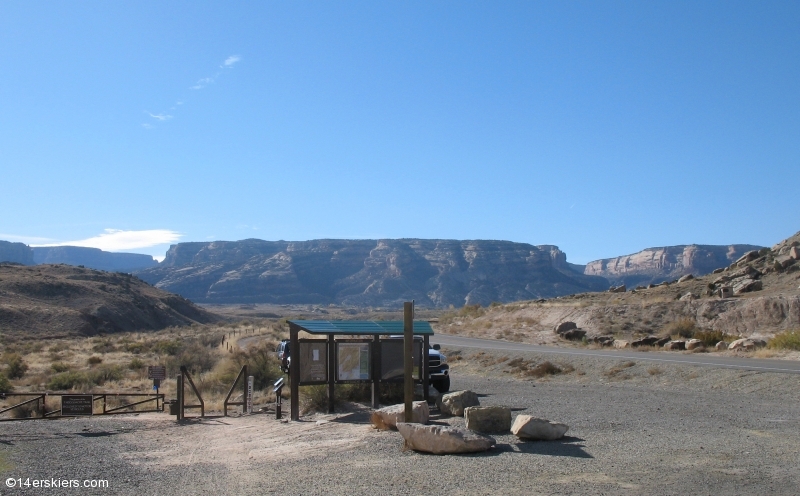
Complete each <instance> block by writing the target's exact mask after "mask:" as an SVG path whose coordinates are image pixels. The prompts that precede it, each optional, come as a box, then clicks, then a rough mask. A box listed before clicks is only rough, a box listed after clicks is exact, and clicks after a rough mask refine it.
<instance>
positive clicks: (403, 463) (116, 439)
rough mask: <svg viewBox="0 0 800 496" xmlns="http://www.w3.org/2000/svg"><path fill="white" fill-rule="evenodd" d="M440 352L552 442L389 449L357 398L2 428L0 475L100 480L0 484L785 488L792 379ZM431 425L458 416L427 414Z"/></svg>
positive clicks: (652, 490) (377, 490)
mask: <svg viewBox="0 0 800 496" xmlns="http://www.w3.org/2000/svg"><path fill="white" fill-rule="evenodd" d="M448 353H449V354H450V356H452V357H454V359H453V360H452V368H453V389H454V390H455V389H471V390H473V391H475V392H477V393H478V394H479V395H481V402H482V404H486V405H506V406H509V407H511V408H512V409H513V410H514V414H517V413H525V414H529V415H535V416H541V417H544V418H548V419H551V420H555V421H559V422H564V423H566V424H568V425H569V426H570V430H569V432H568V433H567V437H566V438H565V439H563V440H561V441H556V442H521V441H519V440H517V439H516V438H515V437H514V436H512V435H499V436H494V437H495V439H496V440H497V446H496V447H495V448H494V449H492V450H490V451H489V452H486V453H483V454H475V455H461V456H434V455H425V454H420V453H415V452H412V451H403V450H402V439H401V438H400V436H399V434H398V433H397V432H381V431H375V430H373V429H372V428H371V427H370V426H369V424H368V412H367V410H366V409H364V408H358V407H351V408H350V409H349V411H348V412H344V413H340V414H337V415H333V416H330V415H322V414H315V415H309V416H306V417H304V418H303V420H302V421H300V422H289V423H281V422H279V421H276V420H275V419H274V417H273V416H271V415H268V414H262V415H252V416H244V417H238V418H235V417H234V418H231V417H229V418H219V419H208V420H204V421H196V420H195V421H188V422H186V423H184V424H183V425H178V424H177V423H176V422H175V421H174V420H173V419H174V417H170V416H168V415H166V414H142V415H138V416H135V415H124V416H118V417H103V418H97V417H96V418H91V419H74V420H57V421H38V420H37V421H26V422H6V423H3V424H0V443H1V444H0V456H2V460H0V462H2V465H3V467H4V468H3V474H4V479H5V478H8V477H13V478H23V479H24V478H30V479H31V480H33V479H51V478H67V479H77V480H84V479H86V480H88V479H104V480H108V481H109V488H108V489H96V490H92V489H83V488H81V489H71V490H58V491H57V490H53V491H50V492H47V491H45V492H41V491H40V492H37V491H35V490H33V489H20V488H11V489H9V488H6V487H2V488H0V493H2V494H24V493H28V494H49V493H53V494H55V493H75V494H109V493H111V494H134V493H135V494H207V493H215V494H233V493H237V494H256V493H284V494H328V493H335V494H339V493H348V494H431V493H438V492H446V493H448V494H628V493H629V494H767V493H769V494H798V493H800V456H798V446H800V443H798V441H800V404H799V403H798V394H800V377H798V376H796V375H788V374H774V373H762V372H743V371H736V370H723V369H710V368H699V367H694V366H685V365H659V366H658V367H654V366H653V365H652V363H644V362H636V361H635V360H634V361H621V362H619V363H617V362H614V361H609V360H608V359H593V358H591V357H581V358H579V359H570V361H562V362H556V365H558V366H559V367H561V368H562V369H563V370H564V371H565V372H564V373H562V374H558V375H554V376H546V377H544V378H535V377H531V376H526V374H525V373H524V372H520V370H523V369H520V368H519V367H516V368H514V367H512V366H509V363H516V364H519V363H520V362H523V363H528V364H535V363H539V362H541V361H543V360H548V359H549V360H552V357H546V356H540V355H537V354H536V353H517V354H513V355H509V354H507V353H506V354H503V353H483V354H479V353H475V352H474V351H471V350H457V349H451V350H448ZM458 356H461V357H462V359H461V360H459V359H457V358H456V357H458ZM515 359H519V360H516V361H515ZM432 421H433V422H442V423H450V424H455V425H463V419H460V418H439V416H438V415H436V412H435V410H434V412H433V415H432Z"/></svg>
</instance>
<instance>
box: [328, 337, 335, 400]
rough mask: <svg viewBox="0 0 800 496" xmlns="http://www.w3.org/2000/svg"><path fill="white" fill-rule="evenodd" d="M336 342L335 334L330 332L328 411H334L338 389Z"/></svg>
mask: <svg viewBox="0 0 800 496" xmlns="http://www.w3.org/2000/svg"><path fill="white" fill-rule="evenodd" d="M335 384H336V342H335V341H334V339H333V334H328V413H333V410H334V407H333V403H334V400H335V398H334V394H335V389H336V386H335Z"/></svg>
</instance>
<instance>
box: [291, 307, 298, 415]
mask: <svg viewBox="0 0 800 496" xmlns="http://www.w3.org/2000/svg"><path fill="white" fill-rule="evenodd" d="M298 334H299V328H298V327H297V326H296V325H294V324H291V323H290V324H289V358H291V361H290V363H289V386H290V389H291V395H292V398H291V400H290V404H291V410H292V413H291V419H292V420H295V421H297V420H300V397H299V396H300V341H299V339H298Z"/></svg>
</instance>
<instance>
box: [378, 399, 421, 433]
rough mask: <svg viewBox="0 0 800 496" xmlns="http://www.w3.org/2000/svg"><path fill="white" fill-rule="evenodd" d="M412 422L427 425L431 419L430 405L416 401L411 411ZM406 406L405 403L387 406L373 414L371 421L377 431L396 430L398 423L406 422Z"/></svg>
mask: <svg viewBox="0 0 800 496" xmlns="http://www.w3.org/2000/svg"><path fill="white" fill-rule="evenodd" d="M411 413H412V420H413V421H414V422H416V423H419V424H427V423H428V418H429V417H430V410H429V409H428V403H427V402H425V401H415V402H414V403H413V405H412V409H411ZM405 417H406V406H405V404H403V403H400V404H398V405H392V406H387V407H384V408H381V409H380V410H375V411H374V412H372V416H371V417H370V420H371V421H372V425H374V426H375V427H376V428H377V429H381V430H387V429H395V428H396V426H397V423H398V422H405Z"/></svg>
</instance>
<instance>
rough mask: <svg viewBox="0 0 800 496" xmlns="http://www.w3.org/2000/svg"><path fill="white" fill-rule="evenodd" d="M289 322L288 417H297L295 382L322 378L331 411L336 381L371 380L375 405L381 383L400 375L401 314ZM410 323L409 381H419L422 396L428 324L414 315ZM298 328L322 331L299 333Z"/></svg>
mask: <svg viewBox="0 0 800 496" xmlns="http://www.w3.org/2000/svg"><path fill="white" fill-rule="evenodd" d="M288 324H289V339H290V344H289V346H290V348H289V349H290V355H289V356H290V357H291V362H290V364H289V387H290V389H291V395H292V397H291V419H292V420H299V419H300V402H299V394H300V386H311V385H321V384H327V385H328V412H330V413H333V402H334V385H335V384H348V383H371V384H372V407H373V408H378V406H379V405H378V397H379V394H380V385H381V384H382V383H402V382H403V380H404V364H403V357H404V355H403V353H404V349H403V339H402V336H403V329H404V322H403V321H402V320H397V321H393V320H386V321H381V320H375V321H373V320H369V321H365V320H360V321H359V320H290V321H288ZM413 328H414V346H413V351H412V355H413V361H414V367H413V368H414V372H413V375H414V381H415V382H418V383H422V387H423V391H424V394H425V400H426V401H427V400H428V386H429V384H428V382H429V374H428V352H427V350H428V346H429V344H430V337H431V336H433V329H432V328H431V325H430V324H429V323H428V322H426V321H422V320H420V321H416V320H415V321H414V324H413ZM300 331H305V332H306V333H308V334H312V335H320V336H321V337H320V338H312V339H305V338H304V339H300V337H299V335H300ZM391 336H399V338H398V337H391ZM417 336H420V337H421V339H420V338H418V337H417Z"/></svg>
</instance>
